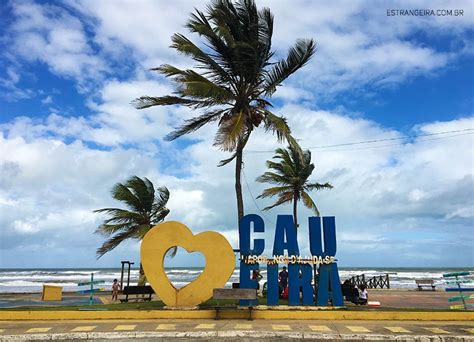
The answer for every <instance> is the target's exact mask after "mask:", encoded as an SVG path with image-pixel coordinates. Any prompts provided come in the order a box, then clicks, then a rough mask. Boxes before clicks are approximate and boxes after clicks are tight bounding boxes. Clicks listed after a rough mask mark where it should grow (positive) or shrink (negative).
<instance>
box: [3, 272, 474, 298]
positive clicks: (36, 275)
mask: <svg viewBox="0 0 474 342" xmlns="http://www.w3.org/2000/svg"><path fill="white" fill-rule="evenodd" d="M120 271H121V270H120V268H88V269H85V268H64V269H61V268H55V269H0V293H34V292H41V291H42V286H43V284H50V285H61V286H63V291H71V292H73V291H78V290H82V289H85V288H84V287H78V286H77V283H79V282H86V281H88V280H90V277H91V273H94V280H103V281H104V282H105V283H104V284H101V285H98V286H99V287H101V288H105V289H107V290H109V289H110V288H111V286H112V282H113V280H114V279H118V280H119V281H120ZM201 271H202V268H197V267H194V268H193V267H188V268H184V267H183V268H179V267H176V268H170V269H167V271H166V272H167V275H168V278H169V279H170V280H171V282H172V283H173V284H174V286H176V287H178V288H180V287H183V286H185V285H186V284H188V283H189V282H190V281H192V280H193V279H195V278H197V277H198V276H199V274H200V273H201ZM457 271H470V272H471V275H470V276H469V277H467V278H470V279H471V280H472V281H474V268H344V267H342V268H340V269H339V275H340V277H341V280H344V279H347V278H349V277H351V276H354V275H360V274H365V275H366V279H367V278H369V277H371V276H374V275H381V274H387V273H388V274H389V277H390V285H391V288H399V289H415V288H416V285H415V280H416V279H425V278H429V279H434V280H435V284H436V286H437V287H438V288H444V287H446V286H447V280H445V279H443V273H448V272H457ZM138 272H139V271H138V269H132V270H131V273H130V284H131V285H134V284H136V283H137V280H138ZM261 274H262V275H263V279H264V280H266V270H265V268H264V267H263V268H262V272H261ZM238 281H239V270H238V269H236V270H235V271H234V273H233V274H232V277H231V278H230V279H229V281H228V283H227V284H226V286H227V287H230V286H231V285H232V283H233V282H238ZM124 282H125V283H126V275H125V276H124ZM125 285H126V284H125ZM466 285H467V284H466Z"/></svg>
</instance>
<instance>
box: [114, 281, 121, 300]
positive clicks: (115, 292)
mask: <svg viewBox="0 0 474 342" xmlns="http://www.w3.org/2000/svg"><path fill="white" fill-rule="evenodd" d="M119 289H120V284H119V282H118V280H117V279H114V282H113V283H112V300H118V291H119Z"/></svg>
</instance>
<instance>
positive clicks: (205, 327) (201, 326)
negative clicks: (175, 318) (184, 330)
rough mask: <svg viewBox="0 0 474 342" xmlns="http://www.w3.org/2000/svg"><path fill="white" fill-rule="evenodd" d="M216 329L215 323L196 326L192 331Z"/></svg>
mask: <svg viewBox="0 0 474 342" xmlns="http://www.w3.org/2000/svg"><path fill="white" fill-rule="evenodd" d="M215 327H216V324H215V323H207V324H198V325H196V327H195V328H194V329H214V328H215Z"/></svg>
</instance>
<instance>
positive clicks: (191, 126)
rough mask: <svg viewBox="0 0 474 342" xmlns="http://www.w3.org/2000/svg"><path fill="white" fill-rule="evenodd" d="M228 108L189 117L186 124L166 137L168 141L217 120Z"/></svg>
mask: <svg viewBox="0 0 474 342" xmlns="http://www.w3.org/2000/svg"><path fill="white" fill-rule="evenodd" d="M226 112H227V110H226V109H223V110H215V111H210V112H207V113H204V114H202V115H200V116H198V117H195V118H191V119H188V120H186V121H185V122H184V124H183V125H182V126H181V127H179V128H178V129H176V130H174V131H173V132H171V133H169V134H168V135H167V136H166V137H165V139H166V140H168V141H172V140H175V139H177V138H179V137H181V136H183V135H186V134H189V133H191V132H194V131H197V130H198V129H199V128H201V127H202V126H204V125H206V124H208V123H211V122H214V121H217V120H219V118H220V117H221V116H222V115H223V114H224V113H226Z"/></svg>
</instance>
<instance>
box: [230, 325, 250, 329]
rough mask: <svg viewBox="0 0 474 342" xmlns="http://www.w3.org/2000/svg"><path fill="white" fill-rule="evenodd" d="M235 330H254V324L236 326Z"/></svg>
mask: <svg viewBox="0 0 474 342" xmlns="http://www.w3.org/2000/svg"><path fill="white" fill-rule="evenodd" d="M234 329H252V324H236V325H235V326H234Z"/></svg>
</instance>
